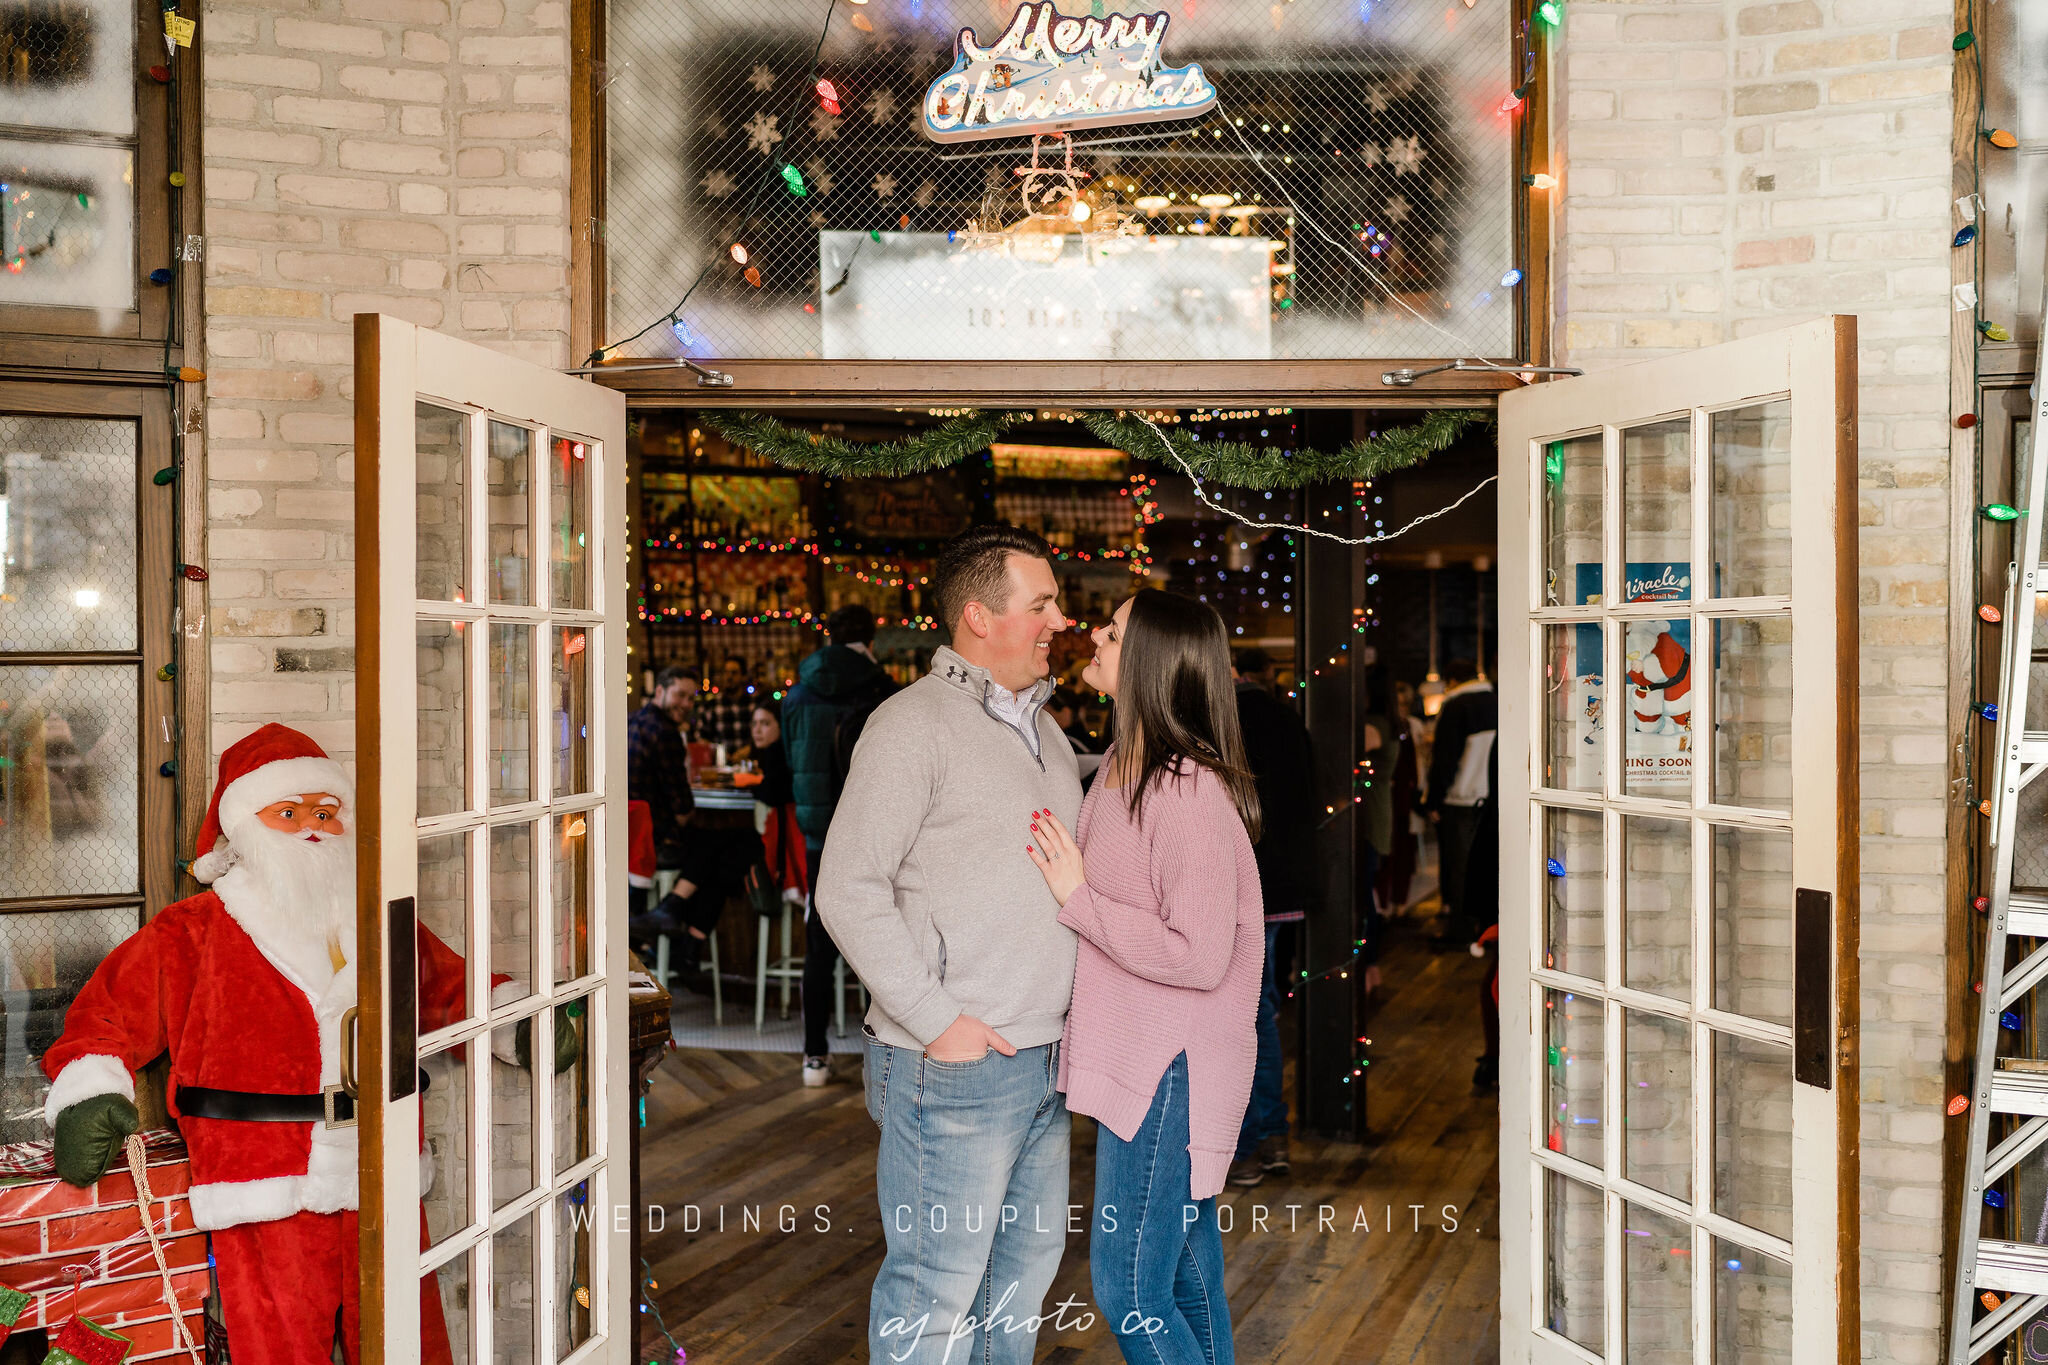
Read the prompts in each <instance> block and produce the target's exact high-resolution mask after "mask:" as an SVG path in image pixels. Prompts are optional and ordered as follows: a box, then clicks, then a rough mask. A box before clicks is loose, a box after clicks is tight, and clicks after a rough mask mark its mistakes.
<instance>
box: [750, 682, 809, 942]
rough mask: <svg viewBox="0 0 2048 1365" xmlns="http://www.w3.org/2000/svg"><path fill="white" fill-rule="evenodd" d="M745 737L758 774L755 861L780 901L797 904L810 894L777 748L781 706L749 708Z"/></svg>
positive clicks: (768, 700) (783, 759) (768, 701)
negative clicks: (758, 849) (758, 859)
mask: <svg viewBox="0 0 2048 1365" xmlns="http://www.w3.org/2000/svg"><path fill="white" fill-rule="evenodd" d="M748 737H749V738H750V739H752V740H753V747H752V749H751V750H750V751H749V752H750V753H751V754H752V756H753V759H754V763H755V765H756V766H757V767H758V768H759V769H760V773H761V783H760V785H759V786H757V787H755V788H754V831H755V832H756V833H757V834H759V835H760V836H761V844H762V854H761V856H762V859H763V861H765V862H766V863H767V865H768V875H769V878H770V879H771V880H772V881H773V882H774V883H775V885H776V887H777V888H778V889H779V890H780V891H781V893H782V894H783V896H785V897H786V898H788V899H790V900H793V901H795V902H797V903H798V904H801V903H802V902H803V899H804V898H805V897H806V896H808V895H809V894H810V890H811V874H810V868H809V867H808V866H807V865H806V863H805V859H804V839H803V835H802V833H801V832H799V831H798V829H797V825H796V806H795V804H794V802H795V800H796V798H795V796H794V794H793V791H792V788H791V786H790V776H789V757H788V755H787V754H786V753H785V752H784V751H783V748H782V703H780V702H778V701H776V700H775V699H774V698H772V697H764V698H762V699H761V700H760V701H758V702H756V703H754V714H753V716H752V718H751V719H750V721H749V724H748Z"/></svg>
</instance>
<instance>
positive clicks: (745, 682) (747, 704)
mask: <svg viewBox="0 0 2048 1365" xmlns="http://www.w3.org/2000/svg"><path fill="white" fill-rule="evenodd" d="M752 674H753V669H752V668H751V667H750V666H749V665H748V663H747V661H746V660H745V659H742V658H741V657H740V656H739V655H737V654H728V655H726V656H725V662H724V663H723V664H722V665H720V666H719V670H718V689H717V691H716V692H715V693H713V694H712V697H711V701H710V703H709V704H708V705H706V706H704V707H703V708H701V710H702V719H703V723H702V725H700V726H699V733H698V735H697V738H699V739H701V740H703V741H704V742H705V743H707V744H723V745H724V746H725V752H726V755H727V757H728V758H730V757H731V755H732V754H733V753H734V751H736V750H737V749H739V747H740V746H741V745H743V744H745V743H746V742H747V731H748V728H749V727H750V726H751V725H752V724H753V720H754V703H755V701H756V700H757V699H758V698H759V697H760V695H761V689H760V688H758V687H756V686H755V685H754V683H753V680H752Z"/></svg>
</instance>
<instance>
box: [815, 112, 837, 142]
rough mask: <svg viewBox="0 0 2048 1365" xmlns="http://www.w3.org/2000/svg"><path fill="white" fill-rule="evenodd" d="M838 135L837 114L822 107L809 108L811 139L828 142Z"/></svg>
mask: <svg viewBox="0 0 2048 1365" xmlns="http://www.w3.org/2000/svg"><path fill="white" fill-rule="evenodd" d="M838 136H839V116H838V115H837V114H828V113H826V112H825V111H824V110H823V109H813V110H811V141H813V142H830V141H832V140H833V139H834V138H836V137H838Z"/></svg>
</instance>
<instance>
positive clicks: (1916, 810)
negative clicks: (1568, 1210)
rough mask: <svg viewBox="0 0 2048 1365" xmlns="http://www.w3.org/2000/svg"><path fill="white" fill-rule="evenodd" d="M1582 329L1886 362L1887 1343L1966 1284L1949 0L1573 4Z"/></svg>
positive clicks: (1872, 1064) (1904, 1348)
mask: <svg viewBox="0 0 2048 1365" xmlns="http://www.w3.org/2000/svg"><path fill="white" fill-rule="evenodd" d="M1567 9H1568V14H1567V19H1566V22H1565V27H1564V31H1563V39H1562V42H1561V44H1560V48H1559V56H1558V68H1557V70H1558V73H1559V75H1560V76H1561V78H1562V80H1561V96H1562V98H1561V103H1562V109H1561V111H1560V115H1559V118H1558V120H1557V123H1558V127H1559V129H1560V132H1559V136H1558V148H1559V151H1560V153H1561V158H1560V160H1561V165H1560V167H1559V174H1560V178H1561V180H1562V184H1561V185H1560V187H1559V189H1558V190H1557V191H1555V193H1557V194H1559V195H1561V196H1562V198H1561V202H1560V203H1559V205H1558V206H1557V208H1558V211H1557V215H1556V220H1555V221H1556V224H1557V227H1558V229H1559V243H1558V245H1559V256H1560V260H1561V265H1560V270H1559V279H1558V310H1559V317H1558V328H1557V337H1558V340H1559V343H1560V349H1561V351H1562V352H1563V363H1566V364H1572V365H1583V366H1586V367H1587V368H1589V369H1597V368H1601V367H1604V366H1609V365H1614V364H1618V363H1623V362H1626V361H1628V360H1632V359H1636V358H1639V357H1644V356H1649V355H1655V354H1659V353H1662V352H1667V351H1671V350H1675V349H1685V348H1690V347H1695V346H1705V345H1711V344H1713V343H1715V342H1720V341H1725V340H1730V339H1733V338H1736V337H1743V336H1749V335H1752V334H1754V333H1757V332H1760V331H1766V330H1770V329H1773V328H1777V327H1782V326H1786V325H1789V324H1790V323H1793V322H1796V321H1798V320H1800V319H1801V318H1806V317H1812V316H1814V315H1816V314H1819V313H1833V312H1848V313H1854V314H1856V315H1857V318H1858V328H1859V336H1860V340H1861V353H1860V356H1859V363H1860V368H1861V373H1862V384H1861V400H1862V427H1861V431H1860V439H1861V449H1862V474H1861V480H1860V483H1861V487H1860V490H1859V494H1860V497H1859V501H1860V505H1861V524H1862V528H1863V530H1862V541H1861V551H1862V578H1861V583H1860V585H1859V587H1860V591H1859V598H1860V601H1861V603H1862V639H1863V652H1862V673H1863V691H1862V719H1863V760H1864V779H1863V812H1862V816H1863V819H1862V828H1863V850H1862V852H1863V1001H1862V1006H1863V1102H1864V1103H1863V1109H1864V1113H1863V1125H1862V1127H1863V1209H1862V1225H1863V1246H1864V1264H1863V1286H1864V1293H1863V1326H1864V1348H1863V1358H1864V1359H1865V1360H1871V1361H1915V1362H1918V1361H1932V1360H1933V1359H1935V1356H1936V1354H1937V1346H1936V1339H1937V1335H1938V1325H1939V1315H1940V1304H1941V1286H1940V1283H1939V1279H1940V1276H1939V1268H1940V1264H1941V1261H1940V1258H1941V1254H1942V1245H1941V1189H1940V1177H1941V1134H1942V1128H1943V1124H1944V1121H1945V1120H1944V1119H1943V1117H1942V1114H1941V1105H1942V1102H1943V1100H1944V1098H1945V1097H1944V1096H1943V1094H1942V1070H1941V1059H1942V1021H1943V999H1942V976H1941V954H1942V948H1943V931H1942V924H1943V905H1942V900H1943V882H1942V871H1943V865H1944V857H1945V849H1944V846H1943V842H1942V829H1943V815H1944V805H1943V800H1944V786H1943V784H1944V778H1945V764H1946V759H1947V748H1948V740H1947V735H1946V731H1945V727H1944V722H1943V707H1944V701H1945V693H1946V689H1947V685H1948V675H1949V668H1948V660H1947V658H1946V655H1945V652H1944V651H1945V640H1946V629H1947V626H1946V620H1947V611H1948V602H1947V565H1948V538H1947V531H1946V529H1945V527H1946V518H1947V508H1948V496H1949V490H1948V477H1949V475H1948V422H1947V409H1948V337H1949V307H1948V298H1947V294H1948V286H1949V248H1948V239H1949V234H1950V233H1951V231H1952V228H1951V225H1950V222H1949V211H1950V210H1949V201H1950V197H1951V196H1950V193H1949V81H1950V60H1951V53H1950V48H1949V40H1950V38H1951V37H1952V36H1953V32H1954V30H1953V27H1952V19H1951V6H1950V5H1949V4H1948V2H1947V0H1784V2H1783V3H1743V0H1691V2H1690V3H1662V4H1658V3H1649V4H1620V3H1596V2H1595V0H1572V3H1571V4H1570V5H1569V6H1568V7H1567Z"/></svg>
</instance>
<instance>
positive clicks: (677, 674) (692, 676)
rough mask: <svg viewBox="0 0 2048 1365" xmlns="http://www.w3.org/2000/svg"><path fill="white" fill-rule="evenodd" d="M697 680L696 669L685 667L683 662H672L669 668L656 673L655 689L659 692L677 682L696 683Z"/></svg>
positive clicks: (664, 690)
mask: <svg viewBox="0 0 2048 1365" xmlns="http://www.w3.org/2000/svg"><path fill="white" fill-rule="evenodd" d="M695 681H697V673H696V670H695V669H689V668H685V667H683V666H682V665H681V664H670V665H669V666H668V667H667V668H664V669H662V670H661V672H659V673H657V674H655V675H654V690H655V691H657V692H666V691H667V690H668V689H669V688H670V687H672V686H674V685H675V684H676V683H679V682H693V683H694V682H695Z"/></svg>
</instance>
